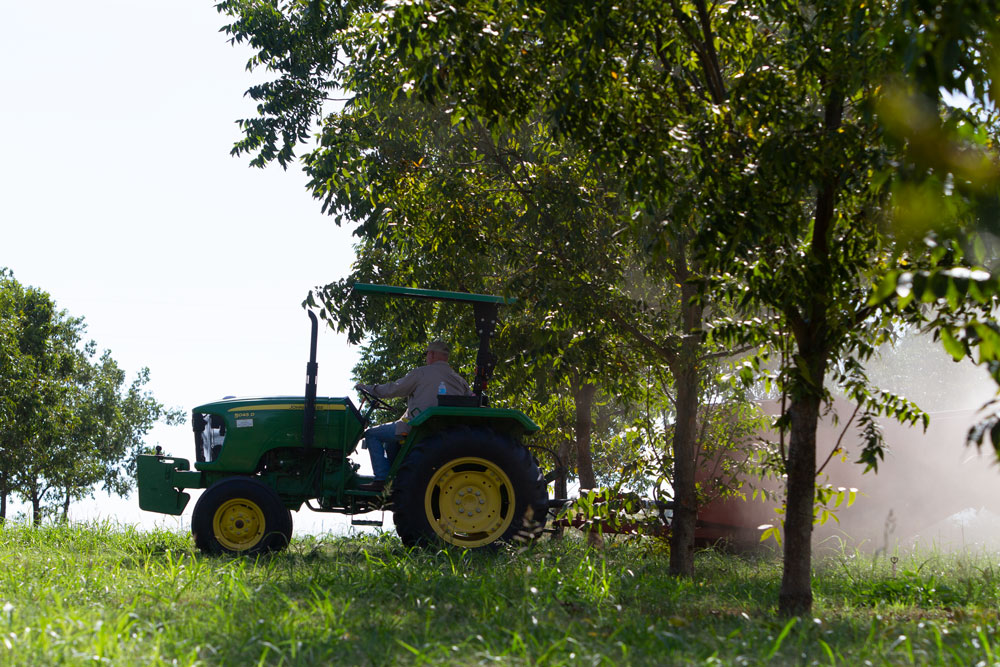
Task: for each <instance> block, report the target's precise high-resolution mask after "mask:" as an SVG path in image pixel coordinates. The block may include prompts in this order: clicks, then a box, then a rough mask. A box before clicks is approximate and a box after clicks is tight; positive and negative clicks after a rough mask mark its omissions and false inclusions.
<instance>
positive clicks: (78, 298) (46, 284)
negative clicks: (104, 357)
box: [0, 0, 367, 531]
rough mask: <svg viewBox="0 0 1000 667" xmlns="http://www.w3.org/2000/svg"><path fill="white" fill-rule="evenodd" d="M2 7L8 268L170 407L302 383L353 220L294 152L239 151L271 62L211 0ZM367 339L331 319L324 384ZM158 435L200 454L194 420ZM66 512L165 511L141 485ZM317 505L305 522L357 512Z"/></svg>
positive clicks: (1, 238)
mask: <svg viewBox="0 0 1000 667" xmlns="http://www.w3.org/2000/svg"><path fill="white" fill-rule="evenodd" d="M0 6H2V8H3V11H2V16H3V19H2V20H0V99H2V103H0V127H2V128H3V130H4V132H3V139H2V142H3V143H2V145H3V159H2V160H0V231H2V233H0V266H6V267H7V268H9V269H11V270H12V271H13V273H14V277H15V278H16V279H17V280H18V281H19V282H21V283H22V284H24V285H31V286H34V287H38V288H41V289H43V290H45V291H47V292H49V294H50V295H51V296H52V298H53V299H54V300H55V301H56V303H57V305H58V306H59V307H60V308H63V309H65V310H67V311H68V312H69V313H70V314H71V315H74V316H83V317H84V318H85V320H86V323H87V336H88V338H91V339H93V340H95V341H96V342H97V344H98V347H99V349H101V350H104V349H109V350H111V352H112V356H113V357H114V358H115V359H116V360H117V361H118V363H119V364H120V365H121V366H122V367H123V368H124V369H126V370H127V371H128V372H129V373H130V379H131V377H134V374H135V373H136V372H137V371H138V370H139V369H141V368H143V367H148V368H149V369H150V373H151V382H150V384H149V385H148V387H149V389H150V390H151V391H152V392H153V394H154V395H155V396H156V398H157V399H158V400H159V401H160V402H162V403H163V404H165V405H167V406H169V407H177V408H183V409H184V410H185V411H189V410H190V409H191V408H192V407H193V406H195V405H198V404H201V403H205V402H208V401H212V400H215V399H218V398H221V397H223V396H227V395H236V396H263V395H302V393H303V391H304V386H305V370H306V361H307V357H308V351H309V350H308V335H309V320H308V318H307V316H306V314H305V311H304V310H303V309H302V307H301V303H302V301H303V299H304V298H305V297H306V295H307V294H308V291H309V290H310V289H311V288H313V287H315V286H317V285H322V284H326V283H329V282H332V281H334V280H336V279H338V278H341V277H343V276H345V275H346V274H347V273H348V272H349V270H350V266H351V263H352V261H353V259H354V253H353V249H352V237H351V234H350V230H349V229H342V228H339V227H337V225H335V224H334V222H333V219H332V218H330V217H328V216H326V215H324V214H323V213H322V212H321V210H320V204H319V202H318V201H315V200H314V199H312V197H311V195H310V194H309V193H308V192H307V190H306V189H305V183H306V178H305V176H304V174H302V173H301V171H300V170H299V169H297V168H290V169H289V170H288V171H283V170H281V169H280V168H279V167H273V168H267V169H263V170H261V169H255V168H251V167H249V164H248V162H249V161H248V159H247V158H246V157H242V158H237V157H232V156H231V155H230V150H231V148H232V146H233V143H234V142H235V141H236V140H238V139H239V138H240V133H239V128H238V127H237V125H236V121H237V120H238V119H240V118H246V117H250V116H252V115H253V114H254V104H253V102H252V100H250V99H248V98H245V97H244V92H245V91H246V89H247V87H248V86H249V85H251V84H252V83H253V82H254V81H255V80H259V77H260V76H261V75H251V74H250V73H248V72H247V71H246V70H245V64H246V62H247V59H248V58H249V55H250V52H249V50H247V49H245V48H243V47H239V48H237V47H234V46H232V45H230V44H229V43H228V42H227V38H226V36H225V35H224V34H223V33H220V32H219V29H220V27H221V26H222V25H223V24H224V23H225V17H223V16H221V15H220V14H218V13H217V12H216V10H215V8H214V3H213V2H211V1H210V0H203V1H195V0H170V1H169V2H166V1H162V0H142V1H141V2H136V1H135V0H128V1H125V0H118V1H113V0H95V1H94V2H86V3H82V2H75V1H73V2H71V1H69V0H57V1H56V2H47V3H40V2H13V1H12V0H0ZM254 77H258V78H257V79H255V78H254ZM357 355H358V348H356V347H352V346H349V345H348V344H347V341H346V339H345V338H344V337H343V336H340V335H338V334H336V333H335V332H333V331H331V330H322V329H321V333H320V339H319V350H318V361H319V389H318V393H319V395H321V396H345V395H353V391H352V389H351V387H352V386H353V381H352V380H351V368H352V367H353V366H354V364H355V362H356V360H357ZM149 444H150V445H155V444H160V445H161V446H163V448H164V450H165V451H166V452H167V453H169V454H172V455H174V456H181V457H186V458H193V438H192V436H191V431H190V427H189V426H186V425H185V426H180V427H158V428H157V429H156V430H155V431H154V432H153V433H152V434H151V437H150V438H149ZM361 454H362V455H363V456H361V457H359V458H358V460H359V461H362V462H365V463H366V462H367V456H366V455H364V454H365V452H361ZM193 505H194V500H192V501H191V503H189V506H188V510H187V512H186V515H187V517H189V515H190V510H191V508H192V507H193ZM72 512H73V516H74V518H93V517H101V518H112V519H116V520H120V521H123V522H127V523H135V524H138V525H154V524H156V525H159V524H157V521H160V520H162V519H163V515H152V514H149V513H145V512H140V511H139V510H138V505H137V502H136V500H135V498H134V497H131V498H128V499H125V500H123V501H119V500H115V499H108V498H103V497H102V498H100V499H99V500H98V501H96V502H90V503H84V504H82V505H80V506H77V507H74V508H73V511H72ZM310 514H311V513H301V512H300V513H299V514H298V515H296V530H297V531H298V530H304V529H305V530H312V531H318V530H323V529H324V527H326V526H330V525H333V524H337V525H338V526H339V525H342V524H343V521H340V520H337V519H340V517H337V516H336V515H312V516H310ZM187 517H185V518H184V519H182V520H181V522H182V523H186V522H187V521H188V520H189V518H187ZM174 523H176V521H174ZM168 525H169V524H168Z"/></svg>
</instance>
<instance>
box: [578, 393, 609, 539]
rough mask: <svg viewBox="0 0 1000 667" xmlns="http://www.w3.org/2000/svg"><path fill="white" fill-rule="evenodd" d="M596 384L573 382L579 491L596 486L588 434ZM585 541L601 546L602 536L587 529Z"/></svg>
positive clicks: (590, 426)
mask: <svg viewBox="0 0 1000 667" xmlns="http://www.w3.org/2000/svg"><path fill="white" fill-rule="evenodd" d="M596 392H597V385H595V384H591V383H588V382H585V381H582V380H576V381H574V383H573V401H574V405H575V407H576V474H577V477H578V479H579V480H580V492H581V494H582V493H583V490H584V489H593V488H596V487H597V477H596V476H595V475H594V460H593V457H591V455H590V434H591V430H592V426H593V421H592V420H593V417H592V408H593V406H594V394H595V393H596ZM587 541H588V542H589V543H590V544H591V545H592V546H601V545H602V544H603V543H604V538H603V537H602V536H601V534H600V533H599V532H598V531H596V530H589V531H587Z"/></svg>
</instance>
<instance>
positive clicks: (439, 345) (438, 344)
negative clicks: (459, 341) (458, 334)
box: [427, 338, 451, 354]
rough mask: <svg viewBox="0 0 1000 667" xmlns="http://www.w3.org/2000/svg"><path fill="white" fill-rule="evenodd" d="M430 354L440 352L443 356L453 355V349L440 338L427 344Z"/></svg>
mask: <svg viewBox="0 0 1000 667" xmlns="http://www.w3.org/2000/svg"><path fill="white" fill-rule="evenodd" d="M427 351H428V352H440V353H441V354H451V349H449V347H448V343H446V342H444V341H443V340H441V339H440V338H438V339H437V340H432V341H431V342H430V343H428V344H427Z"/></svg>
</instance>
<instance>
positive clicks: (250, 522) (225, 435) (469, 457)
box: [137, 283, 549, 553]
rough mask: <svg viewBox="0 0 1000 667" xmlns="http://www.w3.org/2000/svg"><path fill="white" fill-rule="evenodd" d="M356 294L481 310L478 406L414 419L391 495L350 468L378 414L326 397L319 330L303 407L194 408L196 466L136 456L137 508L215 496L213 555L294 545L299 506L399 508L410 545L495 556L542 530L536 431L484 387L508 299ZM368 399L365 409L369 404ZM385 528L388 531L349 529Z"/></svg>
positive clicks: (209, 511)
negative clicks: (320, 378)
mask: <svg viewBox="0 0 1000 667" xmlns="http://www.w3.org/2000/svg"><path fill="white" fill-rule="evenodd" d="M354 293H356V294H363V295H382V296H402V297H410V298H419V299H432V300H443V301H455V302H462V303H469V304H472V307H473V314H474V316H475V322H476V330H477V333H478V335H479V341H480V343H479V351H478V354H477V358H476V378H475V381H474V384H473V394H474V395H473V396H448V395H444V396H441V397H439V405H438V406H437V407H432V408H429V409H427V410H425V411H424V412H422V413H420V414H419V415H418V416H417V417H415V418H414V419H413V420H412V421H411V422H410V432H409V434H408V435H407V436H406V439H405V441H404V442H403V444H402V446H401V448H400V451H399V454H398V455H397V456H396V458H395V460H394V461H393V464H392V469H391V471H390V473H389V479H388V482H387V485H386V489H385V491H384V492H383V491H371V490H365V489H363V488H362V486H365V485H367V484H369V483H371V482H372V481H373V479H374V478H372V477H370V476H366V475H360V474H358V470H359V468H360V465H359V464H358V463H356V462H354V461H352V460H351V459H350V456H351V454H353V453H354V452H355V451H356V449H357V447H358V443H359V442H360V441H361V438H362V436H363V435H364V432H365V429H366V428H367V427H368V426H369V424H370V422H371V420H372V416H373V413H374V411H375V410H376V408H378V407H380V406H383V405H384V404H382V403H381V401H380V400H379V399H378V398H376V397H374V396H370V395H367V396H363V398H362V399H361V401H360V404H359V405H358V406H355V405H354V403H353V402H352V401H351V399H350V398H346V397H345V398H323V397H317V396H316V374H317V368H318V366H317V363H316V340H317V333H318V320H317V317H316V315H315V313H313V312H312V311H309V313H308V314H309V318H310V320H311V325H312V331H311V337H310V354H309V363H308V365H307V367H306V389H305V396H304V397H285V396H279V397H269V398H234V399H226V400H221V401H216V402H214V403H206V404H205V405H199V406H198V407H196V408H195V409H194V410H193V414H192V427H193V430H194V442H195V463H194V469H192V468H191V464H190V462H189V460H187V459H182V458H176V457H171V456H165V455H163V454H162V453H160V452H159V449H158V452H157V454H155V455H142V456H139V457H138V462H137V463H138V466H137V467H138V486H139V507H140V508H141V509H143V510H145V511H149V512H161V513H163V514H173V515H179V514H181V513H182V512H183V511H184V508H185V507H186V506H187V503H188V501H189V500H190V498H191V496H190V494H188V493H186V492H185V489H205V491H204V493H202V494H201V497H200V498H199V499H198V502H197V503H196V504H195V506H194V512H193V515H192V518H191V532H192V533H193V535H194V540H195V544H196V546H197V547H198V548H199V549H200V550H202V551H203V552H206V553H260V552H265V551H273V550H278V549H283V548H284V547H286V546H287V545H288V542H289V540H290V539H291V535H292V514H291V510H298V509H300V508H301V507H302V506H303V505H305V506H307V507H308V508H309V509H311V510H313V511H316V512H337V513H340V514H348V515H358V514H364V513H368V512H372V511H377V510H387V509H391V511H392V514H393V520H394V523H395V527H396V532H397V533H398V534H399V537H400V539H401V540H402V541H403V543H404V544H406V545H418V544H428V543H435V542H445V543H449V544H454V545H458V546H462V547H469V548H474V547H484V546H487V545H491V544H494V543H497V542H502V541H507V540H510V539H512V538H514V537H515V536H516V535H518V534H520V533H522V532H523V531H525V530H534V531H537V530H538V529H540V528H541V527H542V526H543V525H544V522H545V517H546V513H547V511H548V505H549V502H548V493H547V484H546V481H545V478H544V477H543V475H542V473H541V472H540V470H539V468H538V464H537V462H536V461H535V459H534V457H533V456H532V455H531V453H530V452H529V451H528V449H527V448H526V447H525V446H524V444H523V438H524V436H526V435H528V434H530V433H533V432H535V431H537V430H538V426H537V425H536V424H535V423H534V422H532V420H531V419H529V418H528V417H527V416H526V415H525V414H524V413H522V412H520V411H518V410H511V409H503V408H493V407H489V405H488V401H487V395H486V387H487V385H488V383H489V380H490V378H491V377H492V375H493V370H494V368H495V367H496V357H495V356H494V355H493V354H492V352H491V351H490V346H489V344H490V338H491V337H492V335H493V333H494V331H495V329H496V322H497V313H498V309H499V305H500V304H502V303H504V302H505V300H504V299H503V298H502V297H497V296H489V295H484V294H467V293H463V292H442V291H436V290H425V289H415V288H403V287H388V286H385V285H369V284H361V283H359V284H356V285H354ZM366 399H367V402H368V406H367V408H366V407H365V403H366ZM352 523H355V524H365V525H382V522H381V521H364V520H357V519H354V520H352Z"/></svg>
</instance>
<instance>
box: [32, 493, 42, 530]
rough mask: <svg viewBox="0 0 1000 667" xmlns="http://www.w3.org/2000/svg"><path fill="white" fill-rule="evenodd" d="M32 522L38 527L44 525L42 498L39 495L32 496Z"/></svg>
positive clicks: (33, 494)
mask: <svg viewBox="0 0 1000 667" xmlns="http://www.w3.org/2000/svg"><path fill="white" fill-rule="evenodd" d="M31 522H32V523H33V524H35V525H36V526H41V525H42V496H41V494H38V493H32V494H31Z"/></svg>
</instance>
